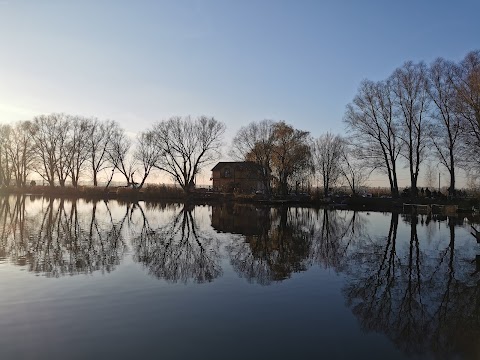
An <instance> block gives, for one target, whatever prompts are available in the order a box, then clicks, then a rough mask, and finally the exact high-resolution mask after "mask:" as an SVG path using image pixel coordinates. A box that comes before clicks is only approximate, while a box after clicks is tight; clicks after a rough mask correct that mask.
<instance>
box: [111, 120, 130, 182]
mask: <svg viewBox="0 0 480 360" xmlns="http://www.w3.org/2000/svg"><path fill="white" fill-rule="evenodd" d="M131 147H132V141H131V140H130V139H129V138H128V136H127V135H126V134H125V131H124V130H123V129H122V128H120V127H117V128H115V130H114V131H113V133H112V135H111V138H110V142H109V147H108V149H107V154H108V161H109V162H110V164H111V167H112V174H111V176H110V179H109V180H108V183H107V185H106V187H108V186H109V185H110V183H111V181H112V179H113V175H114V173H115V170H118V172H119V173H120V174H122V175H123V176H124V177H125V180H126V182H127V185H126V186H127V187H128V186H131V185H134V181H133V175H134V173H135V159H134V158H133V157H132V156H130V148H131Z"/></svg>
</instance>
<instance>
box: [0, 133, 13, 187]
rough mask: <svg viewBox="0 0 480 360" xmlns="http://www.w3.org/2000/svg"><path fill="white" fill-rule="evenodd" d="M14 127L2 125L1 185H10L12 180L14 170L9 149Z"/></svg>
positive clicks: (0, 152)
mask: <svg viewBox="0 0 480 360" xmlns="http://www.w3.org/2000/svg"><path fill="white" fill-rule="evenodd" d="M11 131H12V127H11V126H10V125H3V124H0V185H7V186H8V185H10V180H11V179H12V169H11V165H10V157H9V156H8V148H9V143H10V136H11Z"/></svg>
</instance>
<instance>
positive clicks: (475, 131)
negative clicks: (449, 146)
mask: <svg viewBox="0 0 480 360" xmlns="http://www.w3.org/2000/svg"><path fill="white" fill-rule="evenodd" d="M454 80H455V82H454V83H455V90H456V97H455V100H456V111H457V112H458V113H459V115H460V117H461V119H462V122H463V141H464V143H465V148H466V150H467V151H468V156H466V157H465V158H466V159H467V160H468V168H469V170H470V171H471V170H475V171H477V172H479V171H480V158H479V156H478V153H479V152H480V50H476V51H472V52H470V53H468V54H467V55H466V56H465V58H464V59H463V61H462V62H461V63H460V64H459V65H458V66H457V67H456V69H455V78H454Z"/></svg>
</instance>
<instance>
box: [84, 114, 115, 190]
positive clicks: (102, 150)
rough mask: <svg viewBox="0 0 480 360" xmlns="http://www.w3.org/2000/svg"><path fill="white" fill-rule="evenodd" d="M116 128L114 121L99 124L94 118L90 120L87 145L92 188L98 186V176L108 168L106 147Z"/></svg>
mask: <svg viewBox="0 0 480 360" xmlns="http://www.w3.org/2000/svg"><path fill="white" fill-rule="evenodd" d="M118 127H119V126H118V124H117V123H115V122H114V121H105V122H101V121H99V120H98V119H96V118H93V119H90V126H89V133H88V135H89V136H88V138H87V145H88V155H89V160H88V162H89V164H90V171H91V173H92V178H93V186H98V174H99V173H100V172H101V171H102V170H105V169H106V168H107V167H108V166H110V165H109V162H108V156H107V155H108V147H109V146H110V142H111V139H112V136H113V134H114V132H115V129H117V128H118Z"/></svg>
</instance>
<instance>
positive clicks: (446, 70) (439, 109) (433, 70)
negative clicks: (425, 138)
mask: <svg viewBox="0 0 480 360" xmlns="http://www.w3.org/2000/svg"><path fill="white" fill-rule="evenodd" d="M428 75H429V82H428V84H427V92H428V94H429V95H430V99H431V101H432V103H433V105H434V106H433V109H432V113H431V117H432V123H431V124H430V131H429V136H430V140H431V143H432V144H433V148H434V150H435V153H436V155H437V157H438V160H439V161H440V164H442V165H443V166H445V168H447V170H448V173H449V175H450V187H449V193H450V194H452V195H453V194H454V193H455V169H456V166H457V163H458V161H459V160H460V159H459V157H460V156H461V153H460V137H461V118H460V116H458V115H457V112H456V110H455V84H454V80H453V79H454V64H453V63H451V62H448V61H446V60H444V59H437V60H435V61H434V62H433V63H432V65H431V66H430V68H429V72H428Z"/></svg>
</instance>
